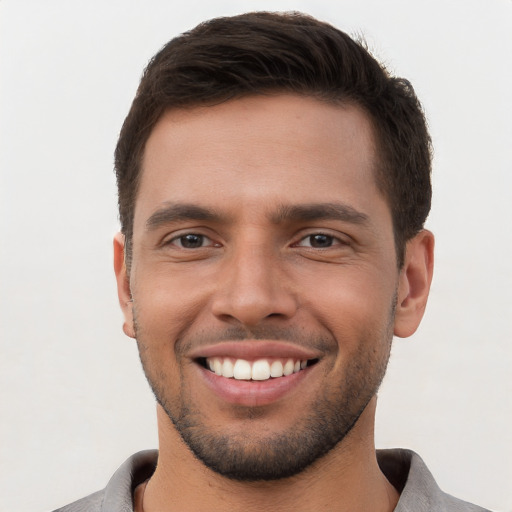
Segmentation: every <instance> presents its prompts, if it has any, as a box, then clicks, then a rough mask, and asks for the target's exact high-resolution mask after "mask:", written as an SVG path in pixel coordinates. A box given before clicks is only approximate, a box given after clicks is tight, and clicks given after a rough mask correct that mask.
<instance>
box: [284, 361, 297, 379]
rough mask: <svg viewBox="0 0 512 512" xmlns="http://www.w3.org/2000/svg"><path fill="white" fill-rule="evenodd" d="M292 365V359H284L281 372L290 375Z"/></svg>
mask: <svg viewBox="0 0 512 512" xmlns="http://www.w3.org/2000/svg"><path fill="white" fill-rule="evenodd" d="M294 366H295V364H294V362H293V359H288V361H286V363H285V365H284V367H283V374H284V375H285V376H288V375H291V374H292V373H293V368H294Z"/></svg>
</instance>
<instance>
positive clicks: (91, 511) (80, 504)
mask: <svg viewBox="0 0 512 512" xmlns="http://www.w3.org/2000/svg"><path fill="white" fill-rule="evenodd" d="M104 495H105V491H98V492H95V493H94V494H90V495H89V496H86V497H85V498H82V499H81V500H78V501H75V502H73V503H70V504H69V505H66V506H65V507H61V508H58V509H57V510H54V512H100V511H101V504H102V503H103V496H104Z"/></svg>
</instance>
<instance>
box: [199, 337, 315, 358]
mask: <svg viewBox="0 0 512 512" xmlns="http://www.w3.org/2000/svg"><path fill="white" fill-rule="evenodd" d="M189 356H190V357H191V358H192V359H199V358H209V357H232V358H234V359H246V360H256V359H265V358H290V359H297V360H299V359H300V360H307V359H318V358H319V357H320V354H319V353H318V351H315V350H311V349H308V348H305V347H301V346H298V345H295V344H293V343H291V342H283V341H275V340H271V341H266V340H243V341H225V342H219V343H215V344H214V345H207V346H202V347H199V348H197V349H194V350H193V351H192V352H191V353H190V354H189Z"/></svg>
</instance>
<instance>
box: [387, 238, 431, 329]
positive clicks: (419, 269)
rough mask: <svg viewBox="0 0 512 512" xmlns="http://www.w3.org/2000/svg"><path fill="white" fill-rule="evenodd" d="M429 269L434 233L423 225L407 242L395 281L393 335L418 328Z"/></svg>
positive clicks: (427, 292)
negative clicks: (403, 260)
mask: <svg viewBox="0 0 512 512" xmlns="http://www.w3.org/2000/svg"><path fill="white" fill-rule="evenodd" d="M433 271H434V235H433V234H432V233H431V232H430V231H428V230H426V229H424V230H422V231H420V232H419V233H418V234H417V235H416V236H415V237H414V238H412V239H411V240H409V242H407V246H406V253H405V263H404V265H403V267H402V270H401V271H400V277H399V283H398V296H397V304H396V312H395V328H394V334H395V335H396V336H399V337H401V338H406V337H407V336H411V335H412V334H413V333H414V332H415V331H416V329H417V328H418V326H419V324H420V322H421V319H422V318H423V313H424V312H425V307H426V305H427V299H428V294H429V291H430V283H431V282H432V275H433Z"/></svg>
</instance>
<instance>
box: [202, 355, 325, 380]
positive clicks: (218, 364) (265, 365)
mask: <svg viewBox="0 0 512 512" xmlns="http://www.w3.org/2000/svg"><path fill="white" fill-rule="evenodd" d="M316 362H317V359H309V360H308V359H303V360H301V359H292V358H288V359H264V358H262V359H257V360H255V361H248V360H246V359H233V358H230V357H208V358H203V359H202V361H201V363H202V365H203V366H204V367H205V368H208V369H210V371H212V372H213V373H215V374H216V375H219V376H221V377H225V378H227V379H235V380H254V381H265V380H269V379H271V378H279V377H287V376H288V375H292V374H293V373H298V372H300V371H301V370H304V369H305V368H307V367H308V366H312V365H313V364H314V363H316Z"/></svg>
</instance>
